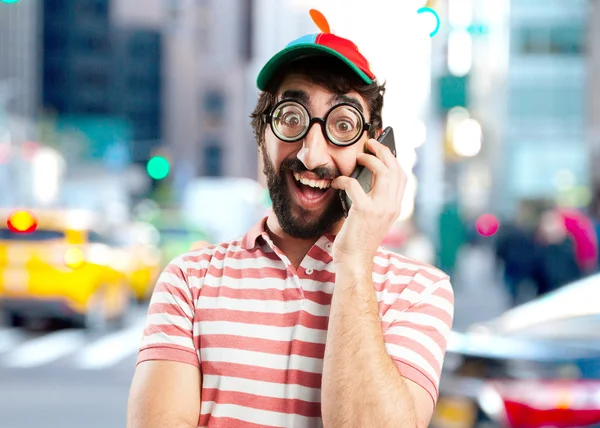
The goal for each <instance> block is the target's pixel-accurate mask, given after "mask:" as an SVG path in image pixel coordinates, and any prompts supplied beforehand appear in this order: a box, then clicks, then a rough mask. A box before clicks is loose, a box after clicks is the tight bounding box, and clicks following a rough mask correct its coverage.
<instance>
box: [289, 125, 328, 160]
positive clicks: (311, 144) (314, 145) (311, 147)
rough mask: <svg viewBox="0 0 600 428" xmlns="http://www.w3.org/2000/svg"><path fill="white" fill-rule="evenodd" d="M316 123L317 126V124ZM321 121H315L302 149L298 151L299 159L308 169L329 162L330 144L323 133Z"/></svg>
mask: <svg viewBox="0 0 600 428" xmlns="http://www.w3.org/2000/svg"><path fill="white" fill-rule="evenodd" d="M315 125H316V126H315ZM321 126H322V125H321V124H320V123H314V124H313V126H312V127H311V128H310V129H309V130H308V133H307V134H306V136H305V137H304V140H303V142H302V149H300V151H299V152H298V155H297V157H298V159H299V160H300V162H302V163H303V164H304V166H305V167H306V168H307V169H308V170H313V169H315V168H318V167H320V166H325V165H327V164H328V163H329V153H328V151H327V149H328V146H329V144H328V143H327V140H326V139H325V136H324V135H323V130H322V128H321Z"/></svg>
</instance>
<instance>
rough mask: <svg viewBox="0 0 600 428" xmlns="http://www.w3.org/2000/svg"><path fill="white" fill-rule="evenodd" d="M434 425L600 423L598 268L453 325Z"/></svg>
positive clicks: (566, 427)
mask: <svg viewBox="0 0 600 428" xmlns="http://www.w3.org/2000/svg"><path fill="white" fill-rule="evenodd" d="M431 426H432V427H436V428H445V427H453V428H459V427H479V426H486V427H489V426H506V427H515V428H517V427H527V428H538V427H539V428H541V427H557V428H570V427H600V274H596V275H593V276H589V277H587V278H584V279H582V280H579V281H576V282H574V283H571V284H568V285H566V286H564V287H563V288H561V289H559V290H556V291H555V292H553V293H550V294H548V295H546V296H543V297H540V298H538V299H536V300H533V301H531V302H529V303H526V304H524V305H521V306H518V307H516V308H514V309H512V310H510V311H508V312H506V313H505V314H503V315H502V316H500V317H499V318H497V319H494V320H492V321H489V322H486V323H482V324H477V325H474V326H472V327H471V328H470V329H469V330H468V331H467V332H466V333H458V332H453V333H452V336H451V339H450V341H449V343H448V350H447V354H446V360H445V362H444V369H443V374H442V380H441V383H440V397H439V401H438V404H437V407H436V411H435V414H434V417H433V419H432V422H431Z"/></svg>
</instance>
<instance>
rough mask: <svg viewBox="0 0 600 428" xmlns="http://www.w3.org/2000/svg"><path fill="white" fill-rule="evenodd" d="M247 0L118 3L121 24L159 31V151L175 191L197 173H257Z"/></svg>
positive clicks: (124, 0) (250, 13) (250, 12)
mask: <svg viewBox="0 0 600 428" xmlns="http://www.w3.org/2000/svg"><path fill="white" fill-rule="evenodd" d="M253 4H254V2H253V1H252V0H226V1H219V2H216V1H208V0H168V1H164V0H161V1H159V0H150V1H146V0H119V1H118V2H114V8H113V15H114V17H115V20H116V21H117V22H119V23H120V25H122V26H128V27H131V26H137V27H140V26H144V27H153V28H156V29H159V30H160V31H161V33H162V36H163V42H162V47H163V55H162V66H161V70H162V75H163V92H162V94H163V109H162V111H163V114H162V125H161V126H162V127H163V135H164V138H163V144H162V146H163V148H164V151H165V153H166V154H167V155H168V156H169V157H170V158H171V160H172V162H173V174H174V177H173V178H174V185H175V188H176V190H182V189H183V187H184V186H185V185H186V184H187V183H188V182H189V181H190V180H191V179H193V178H194V177H196V176H238V177H251V178H255V177H256V167H255V166H256V154H255V151H256V150H255V147H254V145H253V144H252V142H253V138H252V132H251V128H250V125H249V122H250V120H249V117H248V116H249V113H250V112H249V111H248V110H247V108H246V107H247V104H246V99H247V98H246V94H247V82H246V75H247V66H248V62H249V60H250V58H251V57H252V55H253V43H252V37H251V33H252V24H253V11H254V6H253Z"/></svg>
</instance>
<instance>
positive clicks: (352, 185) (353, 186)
mask: <svg viewBox="0 0 600 428" xmlns="http://www.w3.org/2000/svg"><path fill="white" fill-rule="evenodd" d="M331 187H333V188H334V189H337V190H343V191H345V192H346V193H347V194H348V197H349V198H350V200H351V201H352V206H354V205H362V204H364V203H367V202H369V197H368V196H367V194H366V193H365V191H364V189H363V188H362V187H361V186H360V183H359V182H358V180H356V179H355V178H352V177H346V176H345V175H342V176H340V177H338V178H336V179H335V180H333V181H332V182H331Z"/></svg>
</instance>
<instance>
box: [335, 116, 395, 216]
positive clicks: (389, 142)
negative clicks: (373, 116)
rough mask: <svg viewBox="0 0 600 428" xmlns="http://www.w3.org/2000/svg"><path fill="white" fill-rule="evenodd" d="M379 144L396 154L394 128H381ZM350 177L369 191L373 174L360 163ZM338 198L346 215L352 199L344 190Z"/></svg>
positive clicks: (366, 191)
mask: <svg viewBox="0 0 600 428" xmlns="http://www.w3.org/2000/svg"><path fill="white" fill-rule="evenodd" d="M377 141H379V142H380V143H381V144H383V145H385V146H387V147H389V149H390V150H391V151H392V153H393V154H394V156H396V141H395V140H394V130H393V129H392V127H391V126H388V127H387V128H385V129H384V130H383V132H382V133H381V135H380V136H379V138H378V139H377ZM350 177H352V178H356V179H357V180H358V182H359V183H360V187H362V188H363V190H364V191H365V193H369V192H370V191H371V184H372V183H371V181H372V179H373V174H372V173H371V171H370V170H369V168H366V167H364V166H362V165H357V166H356V169H355V170H354V171H353V172H352V174H351V175H350ZM340 200H341V201H342V208H343V209H344V214H345V215H346V217H348V212H349V211H350V207H351V206H352V200H350V198H349V197H348V195H347V194H346V192H345V191H343V190H342V191H341V192H340Z"/></svg>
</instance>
